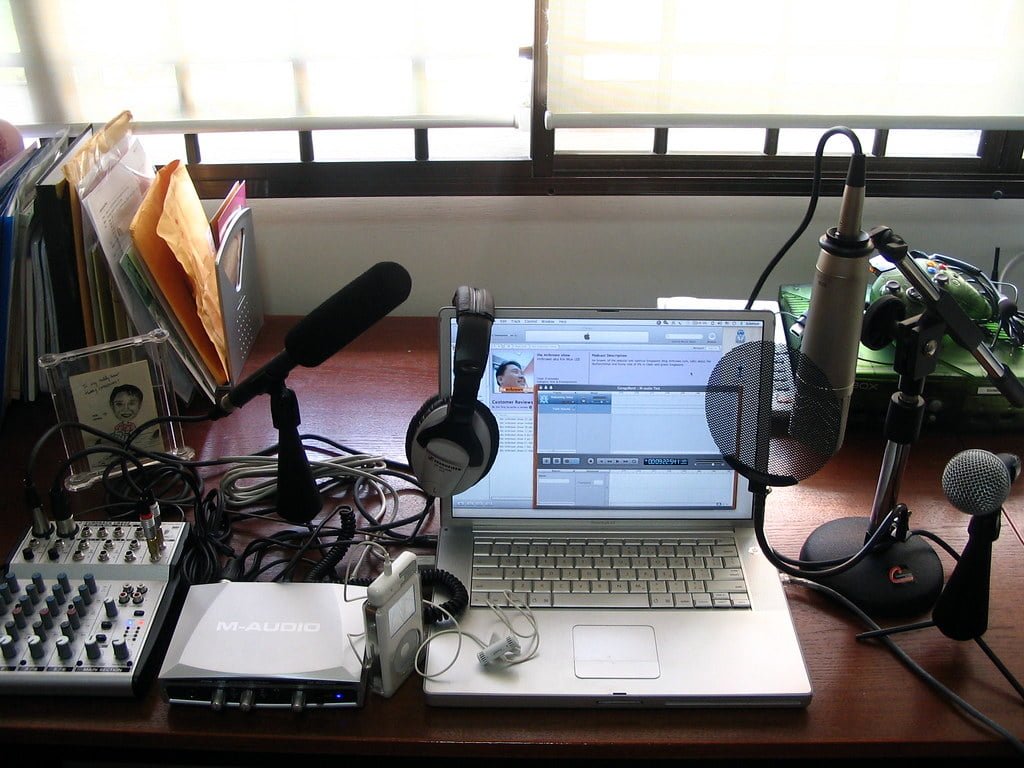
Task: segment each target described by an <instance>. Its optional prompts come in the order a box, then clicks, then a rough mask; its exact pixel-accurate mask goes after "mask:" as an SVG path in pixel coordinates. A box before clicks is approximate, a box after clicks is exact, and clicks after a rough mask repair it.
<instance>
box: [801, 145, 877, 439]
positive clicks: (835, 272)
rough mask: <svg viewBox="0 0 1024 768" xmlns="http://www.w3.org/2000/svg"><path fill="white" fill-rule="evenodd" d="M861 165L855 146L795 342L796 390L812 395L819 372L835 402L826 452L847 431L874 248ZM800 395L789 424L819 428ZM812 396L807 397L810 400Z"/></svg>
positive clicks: (806, 429) (812, 429) (805, 428)
mask: <svg viewBox="0 0 1024 768" xmlns="http://www.w3.org/2000/svg"><path fill="white" fill-rule="evenodd" d="M834 130H837V129H834ZM865 169H866V161H865V157H864V155H863V153H862V152H861V151H860V149H859V147H858V148H857V149H856V151H855V152H854V154H853V156H852V157H851V158H850V167H849V170H848V171H847V175H846V184H845V186H844V187H843V199H842V203H841V205H840V208H839V223H838V225H837V226H835V227H833V228H831V229H829V230H828V231H827V232H826V233H825V234H824V235H822V237H821V238H820V240H819V241H818V242H819V245H820V246H821V252H820V254H819V255H818V261H817V264H816V268H815V274H814V282H813V283H812V284H811V299H810V304H809V305H808V308H807V325H806V328H805V330H804V332H803V341H802V342H801V344H800V352H801V353H802V354H801V356H800V360H799V361H798V363H797V366H796V371H795V376H796V378H797V382H796V383H797V388H798V391H801V390H803V391H804V393H806V394H807V395H813V390H814V389H815V388H821V386H822V383H821V376H822V375H824V378H825V380H826V381H827V386H828V388H829V389H830V390H831V391H830V392H827V393H826V392H823V393H822V396H824V395H825V394H827V395H828V396H829V397H835V398H836V400H837V401H838V402H839V423H838V425H835V426H834V427H831V426H830V427H826V428H827V429H829V431H830V432H831V431H832V430H833V429H834V430H835V443H834V445H833V446H831V448H832V450H831V452H830V455H831V454H834V453H835V452H836V451H838V450H839V448H840V446H842V444H843V436H844V434H845V433H846V418H847V415H848V414H849V410H850V398H851V397H852V395H853V384H854V378H855V376H856V373H857V352H858V350H859V346H860V331H861V324H862V321H863V319H864V296H865V292H866V290H867V281H868V267H867V257H868V256H869V255H870V254H871V251H872V250H873V246H872V245H871V240H870V238H869V237H868V235H867V233H866V232H864V231H862V230H861V228H860V227H861V215H862V212H863V208H864V183H865V176H866V173H865ZM805 361H806V362H805ZM799 399H800V398H797V400H798V402H795V403H794V405H793V417H792V419H791V427H792V429H793V430H795V431H796V432H797V433H799V434H804V433H808V434H809V433H814V432H819V431H820V430H821V429H822V426H821V425H820V424H818V423H816V417H812V416H808V417H807V420H806V421H807V423H804V420H802V414H801V413H800V403H799ZM816 399H817V398H815V397H811V400H812V401H813V400H816ZM830 437H831V435H830Z"/></svg>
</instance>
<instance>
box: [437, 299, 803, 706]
mask: <svg viewBox="0 0 1024 768" xmlns="http://www.w3.org/2000/svg"><path fill="white" fill-rule="evenodd" d="M456 334H457V325H456V320H455V316H454V311H453V310H450V309H445V310H442V312H441V314H440V349H441V361H440V373H441V392H442V394H450V392H451V385H452V354H453V352H454V345H455V337H456ZM773 338H774V317H773V315H772V314H771V313H770V312H764V311H743V310H703V311H702V310H670V309H612V310H596V309H537V308H532V309H498V310H497V312H496V318H495V322H494V325H493V328H492V333H491V349H490V364H491V370H490V371H489V372H488V373H486V374H485V375H484V378H483V381H482V383H481V388H480V392H479V398H480V400H481V401H482V402H483V403H485V404H486V405H487V406H488V407H489V408H490V409H491V411H492V412H493V413H494V416H495V418H496V420H497V423H498V426H499V431H500V449H499V453H498V456H497V458H496V460H495V462H494V466H493V468H492V469H491V471H490V473H489V474H488V475H487V476H486V477H484V478H483V480H481V481H480V482H479V483H478V484H477V485H475V486H474V487H472V488H471V489H469V490H467V491H466V492H464V493H462V494H459V495H456V496H455V497H453V498H446V499H443V500H442V503H441V514H442V519H441V525H440V532H439V540H438V567H439V568H441V569H443V570H446V571H449V572H451V573H453V574H455V575H456V576H457V577H458V578H459V579H460V580H461V581H462V582H463V584H465V585H466V587H467V589H468V590H469V591H470V595H471V606H470V608H469V609H468V610H467V611H466V613H465V614H464V615H463V616H462V617H461V618H460V620H459V623H460V626H461V629H462V631H463V632H465V633H470V634H472V635H474V636H476V637H477V638H480V639H481V640H482V641H483V642H485V643H486V642H490V641H491V640H492V639H501V638H502V637H503V636H504V635H506V634H508V632H507V630H506V629H505V628H504V627H503V626H502V625H501V623H500V621H499V620H498V618H497V616H496V614H495V612H494V611H493V610H492V608H490V607H489V606H488V604H492V605H499V606H500V605H504V604H506V603H507V602H509V600H510V596H511V600H512V601H513V602H520V603H523V604H526V605H529V606H530V607H531V610H532V613H533V616H534V617H535V620H536V623H537V628H538V630H539V640H540V644H539V647H538V650H537V654H536V656H535V657H534V658H532V659H530V660H529V661H526V662H524V663H519V664H514V665H508V664H505V663H502V662H501V661H500V660H499V661H498V663H495V664H490V665H488V666H484V665H482V664H481V662H480V661H479V660H478V658H477V651H478V650H479V648H478V646H477V645H476V644H475V643H473V642H472V641H470V640H469V639H468V638H467V639H464V640H463V641H462V647H461V650H460V649H459V647H458V646H459V638H458V636H457V635H455V634H447V635H444V636H441V637H438V638H437V639H436V640H435V641H433V642H432V643H431V645H430V646H429V649H428V658H427V664H426V673H427V676H426V677H425V679H424V689H425V692H426V697H427V701H428V702H429V703H430V704H434V705H440V706H480V705H483V706H524V707H534V706H537V707H601V706H612V707H615V706H637V705H639V706H650V707H671V706H771V707H774V706H790V707H798V706H805V705H806V704H807V703H808V702H809V701H810V699H811V685H810V681H809V679H808V675H807V670H806V666H805V664H804V660H803V656H802V653H801V650H800V644H799V641H798V639H797V636H796V633H795V631H794V627H793V622H792V619H791V616H790V613H789V608H788V605H787V602H786V597H785V595H784V594H783V588H782V585H781V583H780V581H779V576H778V573H777V572H776V571H775V569H774V568H772V567H771V565H770V564H769V563H768V561H767V560H766V559H765V558H764V557H763V556H762V555H761V554H760V553H759V550H758V546H757V542H756V540H755V536H754V531H753V527H752V526H753V521H752V497H751V494H750V492H749V491H748V490H747V483H746V481H745V480H743V478H741V477H739V476H738V475H737V474H736V473H735V472H733V471H732V470H731V469H729V467H728V466H727V465H726V464H725V462H724V461H723V460H722V456H721V453H720V451H719V449H718V448H717V447H716V444H715V441H714V440H713V439H712V435H711V432H710V430H709V428H708V426H707V419H706V416H705V409H704V403H705V389H704V388H705V386H706V385H707V382H708V378H709V376H710V375H711V373H712V371H713V369H714V367H715V364H716V363H717V362H718V360H720V359H721V357H722V356H723V355H725V354H726V353H727V352H729V350H730V349H733V348H734V347H735V346H737V345H739V344H743V343H746V342H757V341H761V340H765V339H768V340H770V339H773ZM510 371H511V372H512V373H513V374H514V376H509V375H507V374H508V373H509V372H510ZM499 372H500V375H499ZM764 386H765V387H767V388H768V392H769V393H770V392H771V387H772V378H771V376H770V375H767V376H766V377H765V381H764ZM751 400H752V401H757V402H762V403H770V402H771V398H770V396H769V397H767V398H760V397H759V398H752V399H751ZM757 421H758V423H768V422H767V420H761V419H759V420H757ZM763 437H764V438H765V439H767V436H763ZM752 439H757V436H753V437H752ZM513 626H515V627H517V629H518V630H520V631H521V632H522V633H523V634H524V635H526V634H528V633H529V626H528V624H527V622H526V621H525V620H523V619H522V618H519V619H515V620H514V624H513ZM521 644H522V646H523V649H524V652H525V651H527V650H528V649H529V646H530V642H529V640H527V639H525V638H524V639H522V641H521ZM453 660H454V661H453Z"/></svg>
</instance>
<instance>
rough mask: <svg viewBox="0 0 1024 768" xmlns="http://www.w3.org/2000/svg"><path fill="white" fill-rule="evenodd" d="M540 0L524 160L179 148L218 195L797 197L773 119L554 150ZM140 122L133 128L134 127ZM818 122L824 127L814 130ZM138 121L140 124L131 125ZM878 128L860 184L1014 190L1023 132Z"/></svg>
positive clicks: (832, 170)
mask: <svg viewBox="0 0 1024 768" xmlns="http://www.w3.org/2000/svg"><path fill="white" fill-rule="evenodd" d="M546 10H547V0H534V35H533V38H534V45H533V46H532V48H531V49H527V50H524V51H522V52H521V53H522V55H524V56H528V57H532V58H533V84H532V94H531V103H530V118H529V119H530V157H529V158H524V159H522V160H434V159H431V158H430V131H431V130H432V129H430V128H411V129H409V131H408V132H409V134H410V141H411V142H412V144H413V153H412V156H413V157H414V158H415V159H414V160H408V161H395V160H384V161H330V162H328V161H318V160H316V158H315V156H314V149H313V133H314V130H315V129H309V128H299V129H297V130H296V131H295V133H296V142H297V146H298V157H299V161H297V162H253V163H207V162H203V160H202V153H201V150H202V136H201V134H197V133H189V134H185V135H184V145H185V147H184V148H185V159H186V161H187V163H188V168H189V172H190V174H191V176H192V178H193V180H194V182H195V184H196V187H197V189H198V191H199V194H200V196H201V197H203V198H208V199H212V198H219V197H222V196H223V195H224V194H225V193H226V192H227V190H228V189H229V188H230V186H231V185H232V184H233V183H234V182H235V181H236V180H238V179H244V180H245V181H246V190H247V195H248V196H249V197H250V198H254V199H258V198H292V197H300V198H301V197H394V196H403V197H421V196H526V195H571V196H586V195H709V196H711V195H720V196H749V195H758V196H805V195H806V194H807V193H808V191H809V189H810V183H811V173H812V168H813V158H812V157H811V156H810V153H808V155H807V156H795V155H794V156H782V155H779V154H778V153H777V145H778V137H779V129H778V128H772V127H765V129H764V146H763V151H762V152H761V153H760V154H747V155H729V154H669V153H668V152H667V151H666V150H667V145H668V131H669V130H670V129H667V128H652V129H649V130H650V134H651V149H650V152H649V153H644V154H592V153H556V152H555V131H553V130H548V129H547V128H545V126H544V114H545V111H546V106H547V82H546V74H547V54H546V50H545V48H544V46H543V45H537V43H536V41H543V40H545V39H546V37H547V22H546V19H547V14H546ZM140 128H141V127H140ZM826 128H827V126H823V127H822V130H823V131H824V130H825V129H826ZM140 132H144V130H141V131H140ZM887 137H888V133H887V131H885V130H876V131H874V141H873V144H872V147H870V148H865V150H866V151H867V152H868V153H869V157H868V174H869V176H868V186H867V194H868V195H870V196H877V197H905V198H996V199H999V198H1004V197H1005V198H1021V197H1024V162H1022V157H1024V131H1008V130H986V131H982V133H981V140H980V143H979V147H978V153H977V156H976V157H955V158H940V157H934V158H930V157H917V158H893V157H886V156H885V148H886V141H887ZM847 164H848V160H847V158H846V157H844V156H842V155H837V156H827V157H825V158H824V161H823V165H822V172H823V178H822V187H821V193H822V194H823V195H838V194H840V193H841V190H842V182H843V179H844V178H845V174H846V168H847Z"/></svg>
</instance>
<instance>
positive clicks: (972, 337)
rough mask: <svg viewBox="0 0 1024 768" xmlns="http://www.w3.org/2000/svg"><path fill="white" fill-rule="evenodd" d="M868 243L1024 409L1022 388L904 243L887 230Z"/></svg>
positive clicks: (878, 230)
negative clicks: (915, 259) (888, 262)
mask: <svg viewBox="0 0 1024 768" xmlns="http://www.w3.org/2000/svg"><path fill="white" fill-rule="evenodd" d="M871 241H872V242H873V243H874V246H875V248H876V249H877V250H878V252H879V253H880V254H881V255H882V256H884V257H885V258H886V259H887V260H888V261H890V262H891V263H892V264H893V265H895V267H896V268H897V269H898V270H899V271H900V272H901V273H902V274H903V276H904V277H905V278H907V281H908V282H909V283H910V284H911V285H912V286H913V287H914V288H916V289H917V291H918V293H920V294H921V298H922V299H923V300H924V302H925V304H926V305H927V306H928V309H929V310H930V311H931V312H932V313H934V314H935V315H937V316H938V317H939V318H940V319H941V320H942V322H943V323H945V325H946V332H947V333H948V334H949V335H950V336H951V337H952V338H953V340H954V341H956V343H957V344H959V345H960V346H961V347H963V348H964V349H966V350H967V351H968V352H970V353H971V355H973V356H974V359H975V360H977V361H978V364H979V365H980V366H981V368H982V369H983V370H984V371H985V374H986V375H987V376H988V378H989V380H991V382H992V383H993V384H994V385H995V386H996V388H998V389H999V391H1000V392H1001V393H1002V394H1003V396H1004V397H1005V398H1006V399H1007V400H1008V401H1009V402H1010V404H1011V405H1013V406H1015V407H1018V408H1020V407H1024V386H1022V385H1021V383H1020V380H1019V379H1018V378H1017V377H1016V376H1014V374H1013V371H1011V370H1010V368H1009V366H1006V365H1004V364H1003V363H1001V362H1000V361H999V359H998V358H997V357H996V356H995V353H994V352H993V351H992V350H991V349H990V348H989V347H988V345H987V344H986V343H985V336H984V334H983V333H982V331H981V329H980V328H979V327H978V326H977V324H976V323H975V322H974V321H973V320H971V318H970V317H968V315H967V313H966V312H964V310H963V309H962V308H961V307H960V305H959V304H958V303H957V302H956V299H954V298H953V296H952V294H950V293H949V292H948V291H944V290H940V289H939V288H938V286H936V285H935V283H933V282H932V281H931V280H930V279H929V277H928V275H927V274H925V272H924V270H922V269H921V267H919V266H918V265H917V262H915V261H914V259H913V258H911V257H910V249H909V246H908V245H907V243H906V241H905V240H904V239H903V238H902V237H900V236H899V235H897V234H896V233H895V232H893V231H892V230H891V229H890V228H889V227H885V226H881V227H875V228H874V229H872V230H871Z"/></svg>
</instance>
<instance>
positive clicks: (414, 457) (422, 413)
mask: <svg viewBox="0 0 1024 768" xmlns="http://www.w3.org/2000/svg"><path fill="white" fill-rule="evenodd" d="M449 399H450V398H447V397H441V396H440V395H434V396H433V397H432V398H430V399H429V400H427V401H426V402H425V403H423V405H421V406H420V408H419V410H418V411H416V413H415V414H414V415H413V417H412V419H410V420H409V428H408V429H407V430H406V432H405V456H406V458H407V459H409V466H410V467H412V471H413V474H415V475H416V476H417V477H418V476H419V474H420V467H417V466H416V465H417V463H422V462H421V461H420V458H421V457H420V455H419V451H413V442H414V441H415V439H416V435H417V434H419V431H420V426H421V425H422V424H423V422H425V421H426V420H427V419H428V418H429V417H430V414H431V413H433V412H434V411H436V410H438V409H439V408H445V412H447V408H446V406H447V405H448V400H449Z"/></svg>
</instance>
